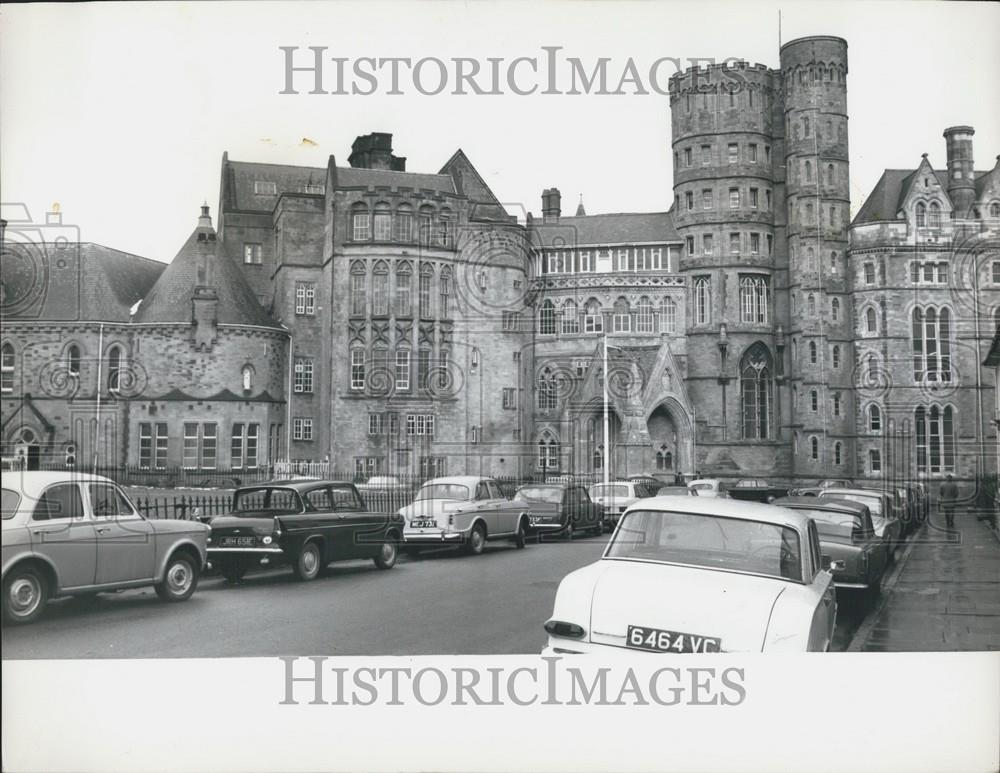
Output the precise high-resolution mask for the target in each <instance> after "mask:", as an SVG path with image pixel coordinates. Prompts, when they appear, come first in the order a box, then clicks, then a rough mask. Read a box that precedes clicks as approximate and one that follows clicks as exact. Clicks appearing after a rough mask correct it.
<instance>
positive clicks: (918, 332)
mask: <svg viewBox="0 0 1000 773" xmlns="http://www.w3.org/2000/svg"><path fill="white" fill-rule="evenodd" d="M912 321H913V327H912V340H913V378H914V380H916V381H924V380H926V381H951V312H950V311H949V310H948V308H947V307H945V308H942V309H940V310H938V309H935V308H934V307H933V306H928V307H926V308H921V307H919V306H918V307H917V308H915V309H914V310H913V315H912Z"/></svg>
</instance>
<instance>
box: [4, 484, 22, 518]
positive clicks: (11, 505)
mask: <svg viewBox="0 0 1000 773" xmlns="http://www.w3.org/2000/svg"><path fill="white" fill-rule="evenodd" d="M20 501H21V495H20V494H18V493H17V492H16V491H14V489H10V488H5V489H3V496H2V499H0V511H2V512H3V519H4V520H5V521H6V520H7V519H8V518H13V517H14V513H16V512H17V505H18V503H20Z"/></svg>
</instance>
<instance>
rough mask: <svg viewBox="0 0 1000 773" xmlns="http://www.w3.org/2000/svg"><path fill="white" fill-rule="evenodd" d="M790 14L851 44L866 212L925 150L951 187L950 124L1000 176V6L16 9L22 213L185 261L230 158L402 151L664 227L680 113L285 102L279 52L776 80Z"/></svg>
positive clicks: (0, 141)
mask: <svg viewBox="0 0 1000 773" xmlns="http://www.w3.org/2000/svg"><path fill="white" fill-rule="evenodd" d="M779 7H780V8H781V9H782V31H781V38H782V40H783V41H786V42H787V41H788V40H791V39H793V38H796V37H801V36H805V35H820V34H829V35H836V36H839V37H843V38H845V39H846V40H847V41H848V44H849V57H850V73H849V76H848V110H849V113H850V151H851V189H852V208H853V209H854V211H857V209H858V207H859V206H860V205H861V204H862V202H863V200H864V197H865V196H866V195H867V193H868V192H869V191H870V190H871V188H872V186H873V185H874V184H875V182H876V181H877V180H878V176H879V174H880V173H881V171H882V169H883V168H886V167H892V168H900V167H902V168H913V167H915V166H916V164H917V163H918V162H919V160H920V154H921V153H923V152H927V153H929V154H930V159H931V161H932V163H933V164H934V165H935V166H936V167H942V166H943V165H944V161H945V145H944V139H943V138H942V136H941V132H942V130H943V129H944V128H945V127H947V126H951V125H955V124H970V125H972V126H974V127H975V129H976V136H975V154H976V162H977V163H976V168H977V169H989V168H991V167H992V166H993V165H994V163H995V157H996V155H997V154H998V153H1000V100H998V99H997V91H996V75H997V73H998V72H1000V6H997V5H996V4H987V3H978V4H976V3H969V4H963V3H948V4H945V3H933V2H921V3H916V2H907V3H890V2H880V3H871V2H868V3H858V4H851V3H833V2H824V3H805V2H801V3H800V2H794V3H785V4H783V5H780V6H779V5H774V4H759V5H754V4H749V3H741V4H736V3H733V4H731V5H730V4H718V5H710V4H707V3H690V4H688V3H663V4H656V3H652V2H649V3H637V4H625V3H599V2H589V3H569V2H564V3H555V2H553V3H531V4H529V3H508V4H501V3H497V4H490V5H487V4H485V3H434V4H430V3H421V4H419V5H418V4H415V3H382V4H377V3H365V4H360V3H359V4H351V3H346V2H343V3H331V4H320V3H302V4H292V3H281V4H277V3H274V4H270V3H249V4H243V3H236V2H232V3H220V4H211V3H190V4H172V3H164V4H157V5H152V4H143V5H139V4H137V5H128V4H124V3H115V4H109V5H96V4H84V5H56V6H40V5H30V6H11V5H4V6H2V7H0V25H2V26H0V35H2V40H3V45H2V47H0V185H2V198H3V201H4V202H12V201H13V202H23V203H26V204H27V205H28V207H29V209H30V211H31V214H32V216H33V218H34V219H35V220H36V221H37V220H42V219H43V218H44V213H45V211H46V210H47V209H48V208H49V206H50V205H51V203H52V202H59V204H60V207H61V210H62V212H63V216H64V222H72V223H74V224H77V225H78V226H79V227H80V233H81V238H82V239H83V240H85V241H94V242H98V243H101V244H105V245H108V246H111V247H115V248H118V249H122V250H126V251H129V252H135V253H137V254H140V255H145V256H148V257H152V258H156V259H159V260H170V259H171V258H172V257H173V256H174V254H176V252H177V250H178V249H179V248H180V246H181V244H182V243H183V242H184V240H185V238H186V237H187V236H188V234H189V233H190V231H191V230H192V228H193V227H194V225H195V221H196V218H197V214H198V207H199V205H200V204H201V203H202V201H203V200H207V201H208V202H209V204H210V205H211V206H212V213H213V216H214V214H215V209H216V205H217V202H218V186H219V165H220V161H221V157H222V153H223V151H226V150H228V151H229V157H230V158H231V159H239V160H246V161H260V162H269V163H288V164H296V165H303V166H318V167H324V166H326V161H327V158H328V156H329V155H330V154H333V155H335V156H336V158H337V162H338V164H340V165H345V166H346V165H347V156H348V154H349V153H350V145H351V142H352V141H353V140H354V138H355V137H356V136H357V135H359V134H365V133H367V132H370V131H385V132H391V133H392V134H393V135H394V140H393V141H394V148H395V152H396V153H397V154H398V155H402V156H406V157H407V159H408V161H407V169H408V170H409V171H424V172H437V171H438V170H439V169H440V167H441V166H442V165H443V164H444V162H445V161H447V160H448V158H449V157H450V156H451V155H452V153H453V152H454V151H455V150H456V149H457V148H459V147H461V148H462V149H463V150H464V151H465V152H466V154H467V155H468V156H469V158H470V159H471V160H472V162H473V164H475V165H476V167H477V168H478V169H479V171H480V173H481V174H482V176H483V177H484V178H485V180H486V182H487V183H488V184H489V185H490V186H491V187H492V189H493V191H494V192H495V193H496V195H497V196H498V197H499V198H500V200H501V201H503V202H505V203H508V204H509V205H510V210H511V211H512V213H513V212H516V211H518V210H519V208H520V207H521V206H523V207H525V208H527V209H530V210H534V211H535V212H536V213H538V212H539V210H540V195H541V191H542V189H543V188H546V187H550V186H556V187H558V188H560V189H561V190H562V193H563V209H564V211H566V210H567V209H574V208H575V206H576V201H577V197H578V195H579V194H582V195H583V197H584V201H585V203H586V207H587V211H588V213H591V214H593V213H599V212H629V211H661V210H665V209H667V208H669V206H670V202H671V199H672V193H671V175H672V170H671V159H672V156H671V152H670V122H669V104H668V101H667V98H666V97H665V96H659V95H657V94H655V93H650V94H649V95H629V96H598V95H589V96H583V95H577V96H569V95H551V96H542V95H539V94H535V95H532V96H518V95H516V94H512V93H509V92H508V93H505V94H503V95H500V96H485V95H484V96H476V95H468V96H454V95H449V94H442V95H438V96H424V95H421V94H419V93H417V92H416V91H415V90H414V89H413V88H412V86H411V85H407V86H406V87H405V88H406V89H407V91H408V93H407V94H404V95H402V96H392V95H387V94H385V91H387V90H389V88H390V87H389V84H388V76H387V75H386V76H385V77H384V79H383V80H384V82H383V83H381V84H380V91H379V93H377V94H375V95H371V96H352V95H347V96H343V95H310V94H305V93H302V94H299V95H297V96H295V95H280V94H279V93H278V92H279V91H280V90H281V89H282V88H283V85H284V71H283V54H282V52H281V51H280V50H279V48H278V47H279V46H300V47H305V46H327V47H328V49H329V51H328V55H329V56H340V57H348V58H351V59H353V58H356V57H363V56H373V57H403V56H405V57H411V58H412V59H414V60H416V59H419V58H422V57H438V58H440V59H445V58H450V57H475V58H478V59H485V58H486V57H503V58H505V60H507V62H509V61H510V60H513V59H514V58H515V57H519V56H528V57H540V56H541V55H542V53H543V52H542V50H541V47H542V46H562V49H563V50H562V52H561V55H562V56H576V57H579V58H581V59H582V60H583V61H584V62H585V63H589V64H590V65H592V64H593V63H594V62H595V61H596V60H597V59H598V58H599V57H609V58H610V59H611V62H610V64H609V66H608V71H609V72H612V73H618V72H620V71H621V70H622V69H623V68H624V67H625V65H626V63H627V60H628V58H629V57H631V58H632V59H633V60H634V61H635V62H636V63H637V65H638V68H639V70H640V72H642V71H643V70H644V69H645V70H648V67H649V65H650V64H651V63H652V62H654V61H655V60H657V59H659V58H660V57H678V58H681V59H683V60H687V59H689V58H691V57H715V58H718V59H723V58H726V57H741V58H744V59H747V60H748V61H750V62H752V63H753V62H760V63H763V64H766V65H768V66H771V67H774V66H776V65H777V64H778V9H779ZM484 66H485V65H484ZM328 72H332V71H331V70H328ZM664 72H668V71H664ZM527 75H530V73H527V72H523V76H522V77H523V78H524V80H525V81H529V80H530V79H527V77H526V76H527ZM404 80H405V79H404ZM430 80H431V83H432V85H433V79H430ZM615 80H616V78H615ZM409 83H412V81H410V82H409ZM362 85H364V84H362ZM560 85H561V86H562V87H563V88H568V87H567V86H565V85H564V84H562V83H561V84H560ZM303 138H308V139H309V140H310V141H311V142H310V143H303V142H302V140H303Z"/></svg>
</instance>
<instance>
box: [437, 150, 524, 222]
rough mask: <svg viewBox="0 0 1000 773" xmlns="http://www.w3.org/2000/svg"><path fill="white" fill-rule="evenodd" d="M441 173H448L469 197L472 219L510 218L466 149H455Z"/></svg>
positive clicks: (460, 193)
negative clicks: (466, 152)
mask: <svg viewBox="0 0 1000 773" xmlns="http://www.w3.org/2000/svg"><path fill="white" fill-rule="evenodd" d="M441 174H443V175H448V176H449V177H450V178H451V179H452V181H453V183H454V186H455V190H456V191H457V192H458V193H459V195H461V196H465V197H466V198H468V199H469V202H470V203H471V204H472V207H471V209H470V212H469V217H470V219H473V220H510V219H511V217H510V215H508V214H507V210H506V209H504V207H503V205H502V204H501V203H500V201H499V200H498V199H497V197H496V196H495V195H494V193H493V191H492V190H490V186H489V185H487V184H486V181H485V180H484V179H483V178H482V175H480V174H479V171H478V170H477V169H476V167H475V166H473V164H472V162H471V161H470V160H469V157H468V156H466V155H465V151H463V150H462V149H461V148H459V149H458V150H456V151H455V153H454V155H453V156H452V157H451V158H449V159H448V161H447V162H446V163H445V165H444V166H443V167H441Z"/></svg>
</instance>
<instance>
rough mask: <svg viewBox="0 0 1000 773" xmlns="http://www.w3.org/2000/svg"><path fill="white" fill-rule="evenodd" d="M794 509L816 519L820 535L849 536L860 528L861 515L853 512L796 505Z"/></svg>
mask: <svg viewBox="0 0 1000 773" xmlns="http://www.w3.org/2000/svg"><path fill="white" fill-rule="evenodd" d="M795 510H796V511H797V512H800V513H804V514H805V515H808V516H809V517H810V518H812V519H813V520H814V521H816V529H817V530H818V531H819V536H820V537H850V536H851V534H853V532H854V529H860V528H861V525H862V524H861V516H859V515H855V514H854V513H843V512H838V511H836V510H811V509H810V510H806V509H803V508H798V507H796V508H795Z"/></svg>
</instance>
